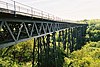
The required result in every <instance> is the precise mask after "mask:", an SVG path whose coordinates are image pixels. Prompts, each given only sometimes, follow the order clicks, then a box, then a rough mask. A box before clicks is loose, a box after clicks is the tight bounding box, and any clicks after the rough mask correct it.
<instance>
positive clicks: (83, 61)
mask: <svg viewBox="0 0 100 67" xmlns="http://www.w3.org/2000/svg"><path fill="white" fill-rule="evenodd" d="M99 65H100V41H98V42H90V43H87V44H86V45H85V46H84V47H82V49H81V50H77V51H74V52H72V53H71V55H70V57H69V58H66V57H65V63H64V66H63V67H96V66H99Z"/></svg>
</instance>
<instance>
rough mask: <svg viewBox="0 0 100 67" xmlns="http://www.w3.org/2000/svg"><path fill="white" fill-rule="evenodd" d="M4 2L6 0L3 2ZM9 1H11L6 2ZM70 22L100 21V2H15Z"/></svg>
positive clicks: (22, 0)
mask: <svg viewBox="0 0 100 67" xmlns="http://www.w3.org/2000/svg"><path fill="white" fill-rule="evenodd" d="M2 1H4V0H2ZM5 1H7V2H8V1H9V0H5ZM15 1H17V2H20V3H23V4H26V5H29V6H32V7H34V8H37V9H40V10H43V11H45V12H48V13H50V14H53V15H55V16H58V17H60V18H63V19H68V20H83V19H100V0H15Z"/></svg>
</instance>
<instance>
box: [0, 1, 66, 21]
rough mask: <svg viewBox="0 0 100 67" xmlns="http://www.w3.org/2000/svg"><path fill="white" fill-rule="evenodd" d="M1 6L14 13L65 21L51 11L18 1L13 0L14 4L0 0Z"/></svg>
mask: <svg viewBox="0 0 100 67" xmlns="http://www.w3.org/2000/svg"><path fill="white" fill-rule="evenodd" d="M11 1H13V0H11ZM0 8H2V9H6V10H10V12H11V11H13V12H14V14H21V15H27V16H31V17H37V18H42V19H48V20H54V21H64V19H61V18H59V17H56V16H54V15H52V14H50V13H47V12H44V11H41V10H38V9H36V8H33V7H30V6H27V5H24V4H22V3H19V2H16V1H13V4H11V3H7V2H4V1H1V0H0Z"/></svg>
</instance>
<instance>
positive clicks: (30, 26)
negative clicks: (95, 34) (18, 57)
mask: <svg viewBox="0 0 100 67" xmlns="http://www.w3.org/2000/svg"><path fill="white" fill-rule="evenodd" d="M76 25H78V24H76ZM69 26H70V27H71V26H75V24H74V25H73V24H68V23H66V22H49V21H26V20H24V21H23V20H13V19H12V20H6V19H4V20H0V44H2V43H5V44H8V42H11V43H10V44H9V45H11V44H14V43H18V42H20V41H24V40H27V39H30V38H32V37H40V36H43V35H46V34H50V33H53V32H55V31H59V30H62V29H66V28H68V27H69ZM77 27H78V26H77ZM9 45H8V46H9ZM6 46H7V45H6ZM3 47H5V46H4V45H0V48H3Z"/></svg>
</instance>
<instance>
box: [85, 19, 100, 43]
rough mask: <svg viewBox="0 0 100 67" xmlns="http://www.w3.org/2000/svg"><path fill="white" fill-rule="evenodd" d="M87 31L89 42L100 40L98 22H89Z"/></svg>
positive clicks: (99, 25)
mask: <svg viewBox="0 0 100 67" xmlns="http://www.w3.org/2000/svg"><path fill="white" fill-rule="evenodd" d="M88 25H89V26H88V29H87V37H88V38H87V39H88V40H90V41H99V40H100V20H89V21H88Z"/></svg>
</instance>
